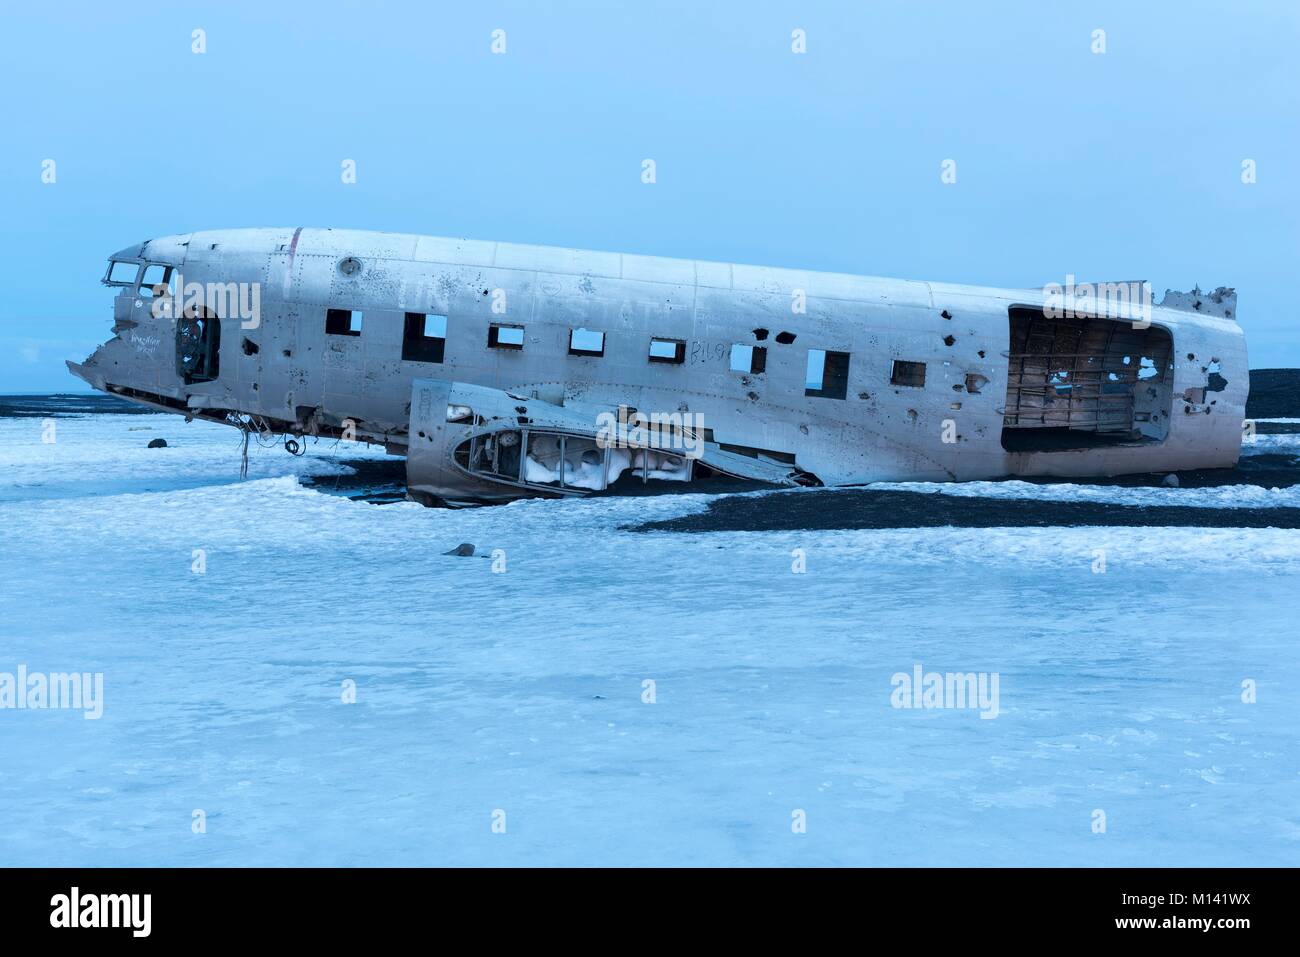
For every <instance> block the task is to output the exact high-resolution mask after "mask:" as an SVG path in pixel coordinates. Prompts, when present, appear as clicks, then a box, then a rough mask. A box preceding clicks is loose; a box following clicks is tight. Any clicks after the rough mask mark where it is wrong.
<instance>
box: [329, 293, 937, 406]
mask: <svg viewBox="0 0 1300 957" xmlns="http://www.w3.org/2000/svg"><path fill="white" fill-rule="evenodd" d="M361 326H362V314H361V312H359V311H356V310H349V309H330V310H328V311H327V312H326V314H325V332H326V333H328V334H329V335H332V336H360V335H361ZM446 343H447V317H446V316H441V315H435V314H433V313H423V312H408V313H406V318H405V324H404V328H403V330H402V358H403V359H404V360H406V361H408V362H442V361H443V354H444V349H445V347H446ZM487 345H488V348H489V349H504V350H507V351H515V352H517V351H519V350H521V349H523V347H524V327H523V326H521V325H514V324H510V323H500V322H494V323H492V324H490V325H489V326H488V341H487ZM604 354H605V333H603V332H600V331H598V330H594V329H583V328H577V329H570V330H569V355H571V356H585V357H588V358H600V357H601V356H603V355H604ZM849 358H850V354H849V353H847V352H835V351H833V350H829V349H809V350H808V370H807V374H806V376H805V380H804V395H808V396H816V397H819V398H824V399H843V398H844V397H845V396H846V395H847V393H848V385H849ZM646 359H647V361H649V362H659V363H665V364H669V365H682V364H683V363H685V362H686V340H684V339H663V338H659V337H652V338H651V339H650V348H649V351H648V352H647V354H646ZM730 364H731V371H732V372H739V373H741V374H750V375H758V374H760V373H762V372H764V371H766V369H767V347H765V346H754V345H748V344H746V343H739V342H738V343H735V344H734V345H732V347H731V356H730ZM890 381H891V383H892V384H893V385H901V386H911V387H914V388H922V387H924V385H925V363H924V362H908V361H905V360H901V359H896V360H894V366H893V370H892V374H891V376H890Z"/></svg>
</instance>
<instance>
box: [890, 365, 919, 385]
mask: <svg viewBox="0 0 1300 957" xmlns="http://www.w3.org/2000/svg"><path fill="white" fill-rule="evenodd" d="M889 381H890V383H891V384H892V385H906V386H911V387H912V388H914V389H921V388H924V387H925V363H924V362H909V361H907V360H906V359H895V360H894V371H893V373H892V374H891V375H890V376H889Z"/></svg>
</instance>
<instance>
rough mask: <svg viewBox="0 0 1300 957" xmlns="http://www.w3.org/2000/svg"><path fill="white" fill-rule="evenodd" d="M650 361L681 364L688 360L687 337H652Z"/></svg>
mask: <svg viewBox="0 0 1300 957" xmlns="http://www.w3.org/2000/svg"><path fill="white" fill-rule="evenodd" d="M650 361H651V362H670V363H672V364H674V365H681V364H682V363H683V362H685V361H686V340H685V339H651V340H650Z"/></svg>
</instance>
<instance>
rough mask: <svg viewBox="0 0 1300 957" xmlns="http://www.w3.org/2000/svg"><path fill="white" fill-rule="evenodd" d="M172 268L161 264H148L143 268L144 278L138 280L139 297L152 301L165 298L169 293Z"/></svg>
mask: <svg viewBox="0 0 1300 957" xmlns="http://www.w3.org/2000/svg"><path fill="white" fill-rule="evenodd" d="M171 281H172V267H171V266H164V265H162V264H161V263H149V264H148V265H146V266H145V267H144V276H143V277H142V278H141V279H140V297H141V298H143V299H152V298H154V296H165V295H167V294H168V292H170V290H169V288H168V287H169V286H170V285H171Z"/></svg>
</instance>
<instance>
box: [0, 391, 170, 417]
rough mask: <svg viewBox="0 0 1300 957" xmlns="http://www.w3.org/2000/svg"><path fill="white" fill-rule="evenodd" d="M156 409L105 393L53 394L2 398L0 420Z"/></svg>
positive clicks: (146, 413) (153, 411) (148, 413)
mask: <svg viewBox="0 0 1300 957" xmlns="http://www.w3.org/2000/svg"><path fill="white" fill-rule="evenodd" d="M157 411H158V410H157V409H151V408H149V407H148V406H145V405H140V404H139V403H138V402H129V401H127V400H126V399H123V398H120V397H118V396H115V395H105V394H104V393H102V392H86V393H83V394H52V395H0V419H2V418H10V419H28V418H40V419H50V418H54V419H57V418H60V417H64V416H70V415H87V414H91V413H96V412H98V413H101V414H104V413H112V414H113V415H152V414H154V413H156V412H157Z"/></svg>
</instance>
